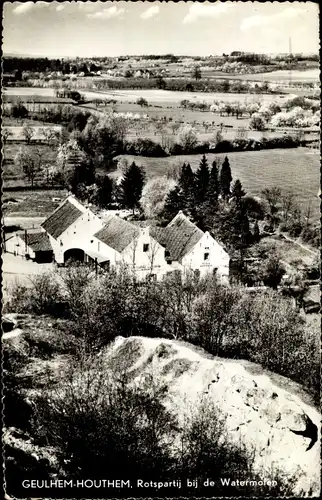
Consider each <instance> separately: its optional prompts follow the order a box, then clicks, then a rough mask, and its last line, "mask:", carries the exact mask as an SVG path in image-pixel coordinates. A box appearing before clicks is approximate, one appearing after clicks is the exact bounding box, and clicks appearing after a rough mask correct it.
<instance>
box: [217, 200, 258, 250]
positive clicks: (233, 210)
mask: <svg viewBox="0 0 322 500" xmlns="http://www.w3.org/2000/svg"><path fill="white" fill-rule="evenodd" d="M212 233H213V234H214V236H215V237H217V238H218V239H219V240H221V241H222V242H223V243H224V244H225V245H227V246H228V247H229V248H230V249H231V250H240V251H241V252H242V251H243V250H244V249H245V248H246V247H247V246H248V244H249V243H250V236H251V233H250V230H249V220H248V216H247V214H246V212H245V211H244V210H243V209H242V206H239V205H237V204H235V203H234V204H227V205H226V206H225V207H223V208H222V210H220V211H218V212H217V213H216V214H214V218H213V229H212Z"/></svg>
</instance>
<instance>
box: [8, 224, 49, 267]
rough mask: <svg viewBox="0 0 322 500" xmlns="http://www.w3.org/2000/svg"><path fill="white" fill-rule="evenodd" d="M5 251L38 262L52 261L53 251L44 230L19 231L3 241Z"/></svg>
mask: <svg viewBox="0 0 322 500" xmlns="http://www.w3.org/2000/svg"><path fill="white" fill-rule="evenodd" d="M5 251H6V252H8V253H12V254H13V255H20V256H21V257H25V258H26V259H31V260H34V261H35V262H38V263H39V264H40V263H41V264H43V263H49V262H52V261H53V258H54V253H53V248H52V246H51V243H50V241H49V237H48V235H47V234H46V233H45V232H44V231H41V232H37V233H36V232H32V233H28V232H27V231H21V232H20V231H19V232H17V233H15V234H14V235H12V236H10V237H9V238H8V239H7V240H6V242H5Z"/></svg>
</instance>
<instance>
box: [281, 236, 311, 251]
mask: <svg viewBox="0 0 322 500" xmlns="http://www.w3.org/2000/svg"><path fill="white" fill-rule="evenodd" d="M279 234H281V235H282V236H283V238H285V239H286V240H287V241H290V242H291V243H293V244H294V245H297V246H299V247H301V248H303V250H305V251H306V252H309V253H310V254H312V255H315V256H317V255H318V252H317V251H314V250H312V248H310V247H309V246H307V245H304V244H303V243H301V242H300V241H297V240H293V238H291V237H290V236H288V235H287V234H285V233H279Z"/></svg>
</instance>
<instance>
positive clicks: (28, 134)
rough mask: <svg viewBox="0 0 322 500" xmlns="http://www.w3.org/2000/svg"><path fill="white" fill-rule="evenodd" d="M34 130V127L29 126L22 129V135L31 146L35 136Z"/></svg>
mask: <svg viewBox="0 0 322 500" xmlns="http://www.w3.org/2000/svg"><path fill="white" fill-rule="evenodd" d="M34 133H35V132H34V129H33V128H32V127H29V126H28V125H25V126H24V127H23V129H22V134H23V136H24V138H25V140H26V143H27V144H30V142H31V139H32V138H33V136H34Z"/></svg>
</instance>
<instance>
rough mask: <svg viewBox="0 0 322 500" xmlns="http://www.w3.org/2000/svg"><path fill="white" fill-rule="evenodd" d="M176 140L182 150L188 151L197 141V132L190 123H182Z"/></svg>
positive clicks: (191, 149)
mask: <svg viewBox="0 0 322 500" xmlns="http://www.w3.org/2000/svg"><path fill="white" fill-rule="evenodd" d="M177 140H178V144H179V145H180V146H181V147H182V149H183V151H185V152H186V153H189V152H190V151H193V150H194V148H195V147H196V145H197V143H198V136H197V132H196V131H195V129H194V128H193V127H192V126H191V125H183V126H182V127H181V128H180V130H179V132H178V137H177Z"/></svg>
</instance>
